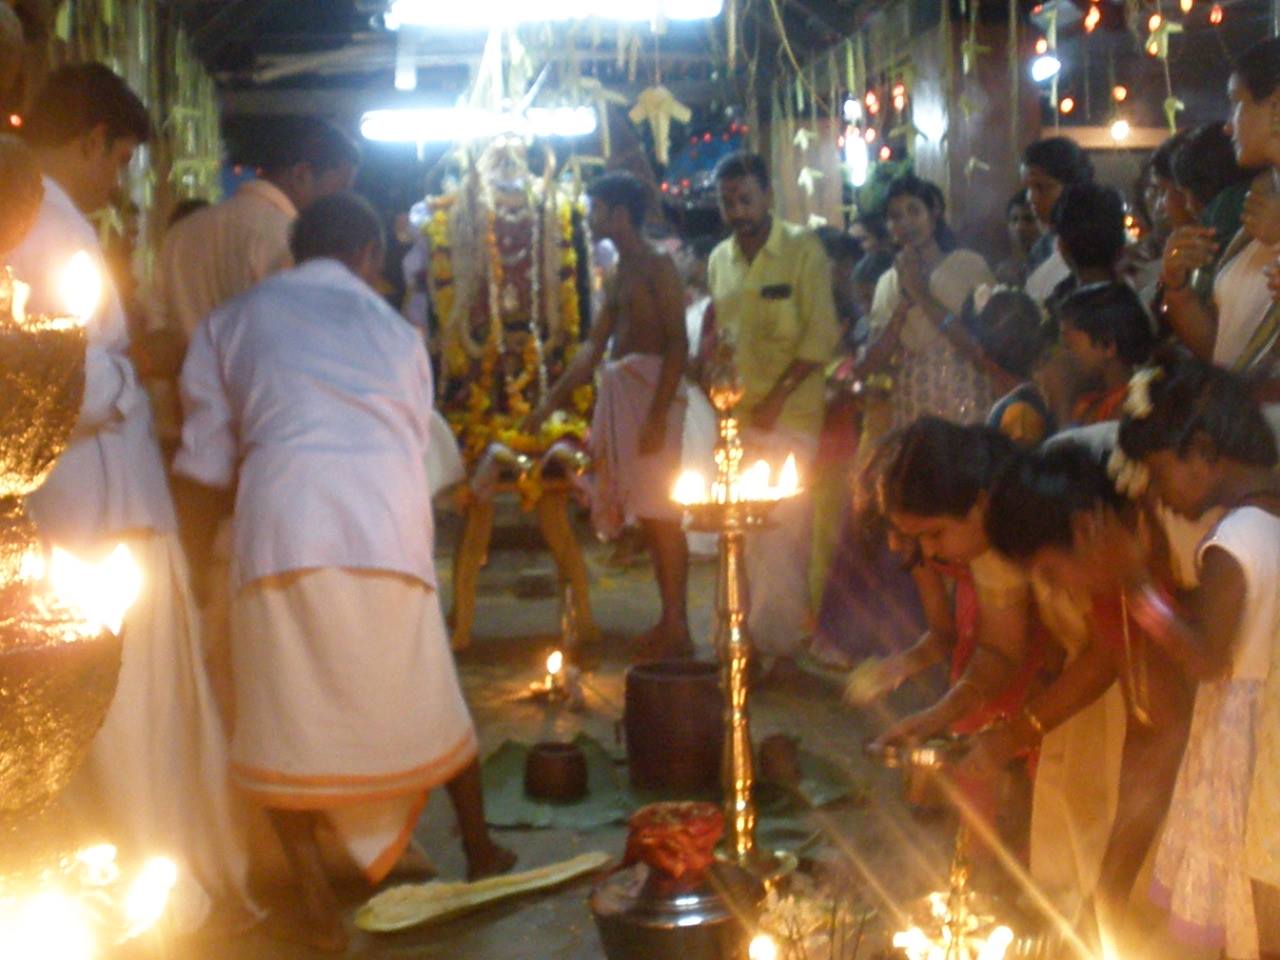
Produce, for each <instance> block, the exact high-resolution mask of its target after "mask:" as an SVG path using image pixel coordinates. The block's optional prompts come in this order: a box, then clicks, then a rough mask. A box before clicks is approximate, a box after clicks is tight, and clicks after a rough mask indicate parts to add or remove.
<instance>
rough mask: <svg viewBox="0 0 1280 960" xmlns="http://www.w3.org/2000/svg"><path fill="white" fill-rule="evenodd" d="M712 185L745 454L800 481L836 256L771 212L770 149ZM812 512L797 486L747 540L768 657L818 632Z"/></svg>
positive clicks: (714, 279) (806, 462)
mask: <svg viewBox="0 0 1280 960" xmlns="http://www.w3.org/2000/svg"><path fill="white" fill-rule="evenodd" d="M716 185H717V188H718V190H719V198H720V213H721V216H722V217H723V218H724V221H725V223H726V224H727V225H728V226H729V227H730V228H731V229H732V230H733V235H732V236H731V237H729V238H728V239H727V240H725V241H723V242H722V243H721V244H720V245H719V246H717V247H716V248H715V250H713V251H712V253H711V259H710V262H709V263H708V265H707V281H708V286H709V288H710V292H711V299H712V301H713V303H714V304H715V318H716V327H717V331H718V333H719V335H720V337H721V338H722V339H723V340H724V341H726V342H729V343H732V344H733V348H734V359H735V360H736V362H737V367H738V372H739V374H740V376H741V377H742V382H743V387H744V395H743V399H742V404H741V406H740V407H739V410H738V415H739V417H740V418H741V419H742V421H743V425H744V433H743V438H744V441H745V444H746V446H747V455H748V459H749V460H750V459H752V458H754V457H765V458H766V459H768V460H769V461H770V462H771V463H773V464H774V466H775V467H776V466H778V465H779V464H780V463H781V462H782V459H783V458H784V457H785V456H786V454H787V453H794V454H795V455H796V460H797V462H798V464H799V467H800V476H801V485H802V486H803V485H805V483H806V481H807V479H808V478H810V477H811V476H812V470H811V468H812V465H813V457H814V454H815V452H816V451H817V445H818V432H819V431H820V430H821V428H822V417H823V411H824V407H825V396H824V384H823V379H822V369H823V366H824V365H825V364H826V363H827V362H828V361H829V360H830V359H831V358H832V356H834V354H835V351H836V346H837V342H838V340H839V328H838V326H837V323H836V309H835V303H834V301H833V299H832V293H831V268H830V264H829V262H828V260H827V255H826V252H825V251H824V250H823V248H822V244H821V243H820V242H819V240H818V239H817V238H816V237H815V236H814V235H813V234H812V233H811V232H809V231H808V230H804V229H802V228H800V227H797V226H793V225H792V224H788V223H783V222H782V221H780V220H775V219H774V218H773V215H772V213H771V210H772V207H773V194H772V191H771V189H770V184H769V171H768V168H767V167H766V166H765V162H764V158H763V157H761V156H759V155H758V154H749V153H737V154H733V155H731V156H728V157H726V158H725V159H724V160H723V161H721V163H720V165H719V166H718V167H717V168H716ZM811 518H812V504H811V502H810V500H809V498H808V496H807V495H805V494H803V493H802V494H801V496H799V497H797V498H795V500H793V501H790V502H788V503H787V504H784V505H782V506H781V508H780V509H779V510H778V511H777V513H776V514H775V519H776V526H774V527H773V528H771V529H769V530H767V531H762V532H757V533H754V534H752V535H751V536H750V537H749V538H748V540H747V556H746V563H747V577H748V580H749V582H750V586H751V614H750V618H749V620H748V629H749V630H750V632H751V635H752V637H753V640H754V643H755V646H756V649H757V650H758V651H760V652H761V653H764V654H767V655H771V656H774V657H793V656H794V655H795V654H796V653H797V652H799V650H800V648H801V645H802V642H803V640H804V638H805V637H806V636H807V635H808V633H809V632H810V631H811V629H812V617H811V611H810V608H809V590H808V569H809V536H810V522H811Z"/></svg>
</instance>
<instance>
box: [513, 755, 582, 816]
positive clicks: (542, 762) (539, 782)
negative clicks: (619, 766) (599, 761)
mask: <svg viewBox="0 0 1280 960" xmlns="http://www.w3.org/2000/svg"><path fill="white" fill-rule="evenodd" d="M524 792H525V793H527V794H528V795H529V796H531V797H533V798H534V799H535V800H550V801H551V802H553V803H573V802H574V801H575V800H581V799H582V798H583V797H585V796H586V795H587V758H586V756H585V755H584V754H583V752H582V748H581V747H579V746H578V745H577V744H576V743H556V742H554V741H548V742H544V743H535V744H534V745H533V746H532V747H531V748H530V749H529V756H528V758H527V759H526V760H525V763H524Z"/></svg>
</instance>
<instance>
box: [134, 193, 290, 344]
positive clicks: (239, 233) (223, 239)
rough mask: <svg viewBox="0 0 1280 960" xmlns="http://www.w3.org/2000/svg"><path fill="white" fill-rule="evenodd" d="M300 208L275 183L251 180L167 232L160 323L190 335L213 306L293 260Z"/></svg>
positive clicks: (159, 279)
mask: <svg viewBox="0 0 1280 960" xmlns="http://www.w3.org/2000/svg"><path fill="white" fill-rule="evenodd" d="M297 216H298V211H297V210H296V209H295V208H294V206H293V202H292V201H291V200H290V199H289V198H288V197H287V196H285V194H284V192H283V191H282V190H280V188H279V187H277V186H275V185H274V184H272V183H270V182H268V181H266V180H250V181H249V182H248V183H245V184H243V185H242V186H241V187H240V189H239V190H237V191H236V192H235V194H233V195H232V196H231V197H228V198H227V199H226V200H223V201H222V202H221V203H219V204H215V205H214V206H212V207H205V208H204V209H202V210H197V211H196V212H195V213H193V214H191V215H190V216H189V217H187V218H185V219H183V220H180V221H179V222H178V223H176V224H174V225H173V227H172V229H170V230H169V232H168V233H167V234H166V235H165V238H164V246H163V248H162V249H161V252H160V262H159V264H158V269H157V271H156V286H155V292H154V297H155V309H156V313H157V317H156V320H157V322H158V323H159V324H163V325H168V326H174V327H177V328H178V329H180V330H182V331H183V332H184V333H185V334H186V335H187V336H188V337H190V336H191V335H192V334H193V333H194V332H195V329H196V327H197V326H198V325H199V324H200V321H201V320H203V319H204V318H205V317H207V316H208V315H209V314H210V313H212V312H213V310H214V309H215V308H216V307H219V306H221V305H222V304H224V303H226V302H227V301H228V300H230V299H231V298H232V297H235V296H239V295H240V294H242V293H244V292H245V291H246V290H249V289H250V288H252V287H254V286H256V285H257V284H258V283H260V282H262V281H263V280H265V279H266V278H267V277H269V276H271V275H272V274H273V273H278V272H279V271H281V270H284V269H286V268H287V267H289V266H290V265H291V264H292V263H293V258H292V256H291V255H290V253H289V231H290V229H291V228H292V226H293V221H294V220H295V219H297Z"/></svg>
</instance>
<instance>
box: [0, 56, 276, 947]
mask: <svg viewBox="0 0 1280 960" xmlns="http://www.w3.org/2000/svg"><path fill="white" fill-rule="evenodd" d="M22 132H23V137H24V139H25V140H26V141H27V143H28V145H29V146H30V147H31V149H32V151H33V153H34V154H35V158H36V161H37V162H38V163H39V165H40V168H41V170H42V172H43V175H44V199H43V201H42V203H41V206H40V209H39V213H38V214H37V217H36V221H35V224H34V226H33V227H32V228H31V230H30V231H29V232H28V233H27V235H26V237H25V238H24V239H23V240H22V242H21V243H20V244H19V245H18V246H17V247H16V248H15V249H14V250H13V251H12V253H11V254H10V257H9V262H10V264H11V266H12V267H13V269H14V273H15V274H16V275H17V276H18V277H19V278H20V279H22V280H24V281H26V282H27V283H29V284H30V285H31V287H32V295H31V302H30V305H29V309H31V310H34V311H39V312H46V313H58V312H65V305H64V304H63V303H61V302H60V299H59V284H58V278H59V275H60V274H61V272H62V270H63V268H64V267H65V265H66V264H67V262H68V261H69V260H70V259H71V258H72V256H73V255H74V254H76V253H78V252H80V251H86V252H87V253H88V254H89V255H90V256H91V257H92V259H93V261H94V263H95V264H96V266H97V268H98V272H99V274H100V275H101V278H102V284H103V296H102V298H101V302H100V304H99V305H98V307H97V309H96V310H95V311H94V312H93V314H92V315H90V316H89V317H88V318H87V320H86V326H87V330H88V340H89V348H88V352H87V357H86V371H85V380H86V385H85V397H84V402H83V405H82V407H81V410H80V418H79V422H78V424H77V428H76V432H75V434H74V439H73V441H72V443H71V445H70V447H69V448H68V449H67V451H66V453H64V454H63V456H62V458H61V459H60V460H59V461H58V465H57V467H56V468H55V469H54V471H53V473H52V474H51V475H50V477H49V479H48V481H47V482H46V483H45V485H44V486H43V487H41V488H40V489H39V490H38V491H36V492H35V493H34V494H33V495H32V496H31V498H30V503H29V506H30V510H31V513H32V515H33V516H34V518H35V519H36V521H37V523H39V525H40V529H41V532H42V534H43V535H44V536H45V537H47V538H49V539H50V540H52V541H54V542H56V543H58V544H59V545H61V546H63V547H65V548H68V549H70V550H72V551H75V552H80V553H83V554H97V553H100V552H103V551H106V550H108V549H110V548H111V547H113V546H114V545H115V544H116V543H119V542H124V543H126V544H127V545H128V547H129V550H130V552H131V553H132V555H133V559H134V561H135V562H136V563H137V565H138V566H139V567H140V568H141V571H142V574H143V583H144V587H143V591H142V595H141V596H140V597H139V599H138V601H137V602H136V603H135V604H134V606H133V607H132V609H131V610H130V611H129V614H128V616H127V618H126V619H125V623H124V630H123V637H124V654H123V663H122V666H121V669H120V679H119V684H118V686H117V689H116V695H115V700H114V701H113V702H112V705H111V709H110V710H109V711H108V714H107V718H106V722H105V723H104V724H103V727H102V729H101V731H99V733H98V735H97V737H96V739H95V740H94V743H93V747H92V750H91V753H90V756H89V759H88V761H87V763H86V764H85V767H84V769H83V771H82V774H81V775H80V777H79V778H78V780H77V782H76V783H75V784H73V793H74V794H75V797H76V798H77V799H84V800H85V801H86V802H92V803H94V812H95V817H96V818H99V819H100V818H103V817H105V818H106V819H107V824H106V826H107V827H108V830H109V832H108V835H109V836H111V838H112V839H113V841H115V842H117V843H119V844H120V845H121V846H122V847H124V848H126V849H127V850H129V851H131V852H133V851H136V852H137V853H139V854H141V853H151V852H154V851H157V850H163V851H165V852H166V853H168V854H169V855H170V856H172V857H174V858H175V859H176V860H177V861H178V863H179V887H178V889H177V891H176V899H175V901H174V905H175V908H176V915H175V919H176V921H177V923H178V924H179V926H181V927H185V928H188V929H194V928H195V927H197V926H199V925H200V924H201V923H202V922H203V920H204V919H205V918H206V917H207V916H208V914H209V911H210V909H211V907H212V905H213V901H215V900H221V901H222V902H223V903H224V904H226V905H227V906H229V907H232V908H233V909H237V910H238V911H240V912H241V913H244V914H252V913H256V908H255V907H253V905H252V903H251V902H250V901H249V899H248V896H247V893H246V887H245V883H246V870H247V857H246V850H245V843H244V840H243V837H242V835H241V833H240V832H239V831H238V830H237V829H236V828H235V827H234V825H233V820H232V817H231V813H230V795H229V790H228V785H227V755H226V746H225V742H224V740H223V736H222V731H221V723H220V720H219V718H218V714H217V709H216V707H215V705H214V702H213V697H212V694H211V692H210V689H209V683H208V679H207V678H206V676H205V674H204V671H203V668H202V659H201V657H200V653H199V641H198V635H197V622H196V616H195V611H194V609H193V608H192V605H191V602H190V593H189V589H188V583H187V571H186V567H185V564H184V563H183V562H182V555H181V550H180V548H179V546H178V542H177V538H176V536H175V520H174V513H173V505H172V503H171V501H170V499H169V489H168V486H167V484H166V482H165V475H164V469H163V467H162V466H161V463H160V451H159V448H158V447H157V445H156V440H155V436H154V435H153V432H152V427H151V411H150V408H149V406H148V404H147V399H146V396H145V395H144V394H143V392H142V390H141V388H140V387H139V386H138V382H137V378H136V376H135V374H134V369H133V366H132V364H131V363H130V361H129V339H128V333H127V331H126V328H125V319H124V313H123V311H122V310H121V307H120V301H119V297H118V296H117V294H116V291H115V288H114V287H113V286H112V283H111V277H110V273H109V272H108V270H107V268H106V265H105V263H104V262H103V257H102V250H101V248H100V247H99V245H98V238H97V232H96V231H95V230H94V228H93V226H92V224H90V222H89V220H88V219H87V216H86V215H87V214H89V213H92V212H94V211H96V210H100V209H102V208H104V207H106V206H107V204H108V203H109V202H110V200H111V197H112V195H113V194H114V193H115V192H116V191H117V190H118V189H119V185H120V176H121V174H122V172H123V171H124V169H125V167H126V166H127V165H128V164H129V162H130V159H131V158H132V156H133V152H134V150H135V149H136V148H137V147H138V145H139V144H141V143H143V142H145V141H146V140H147V139H148V138H149V136H150V133H151V124H150V120H149V118H148V115H147V110H146V107H144V106H143V104H142V102H141V101H140V100H139V99H138V98H137V96H136V95H134V93H133V92H132V91H131V90H130V89H129V88H128V87H127V86H126V85H125V83H124V81H123V80H121V79H120V78H119V77H118V76H116V75H115V74H114V73H112V72H111V71H110V70H108V69H107V68H106V67H104V66H101V65H100V64H83V65H77V66H69V67H63V68H61V69H59V70H57V71H56V72H54V73H53V74H51V75H50V77H49V80H48V83H47V85H46V87H45V89H44V91H43V92H42V93H41V94H40V96H39V97H38V99H37V101H36V103H35V105H34V107H33V109H32V110H31V112H30V114H29V115H28V117H27V122H26V124H25V126H24V127H23V131H22Z"/></svg>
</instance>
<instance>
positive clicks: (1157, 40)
mask: <svg viewBox="0 0 1280 960" xmlns="http://www.w3.org/2000/svg"><path fill="white" fill-rule="evenodd" d="M1156 17H1159V21H1158V22H1156ZM1151 20H1152V22H1153V23H1154V24H1155V26H1154V28H1153V29H1151V36H1150V37H1149V38H1148V39H1147V53H1148V54H1150V55H1151V56H1153V57H1157V58H1158V59H1160V60H1164V61H1166V62H1167V61H1168V59H1169V38H1170V37H1172V36H1175V35H1176V34H1179V33H1182V31H1183V27H1182V24H1180V23H1175V22H1174V21H1172V20H1169V19H1168V18H1166V17H1163V16H1160V14H1155V15H1153V16H1152V18H1151Z"/></svg>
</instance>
